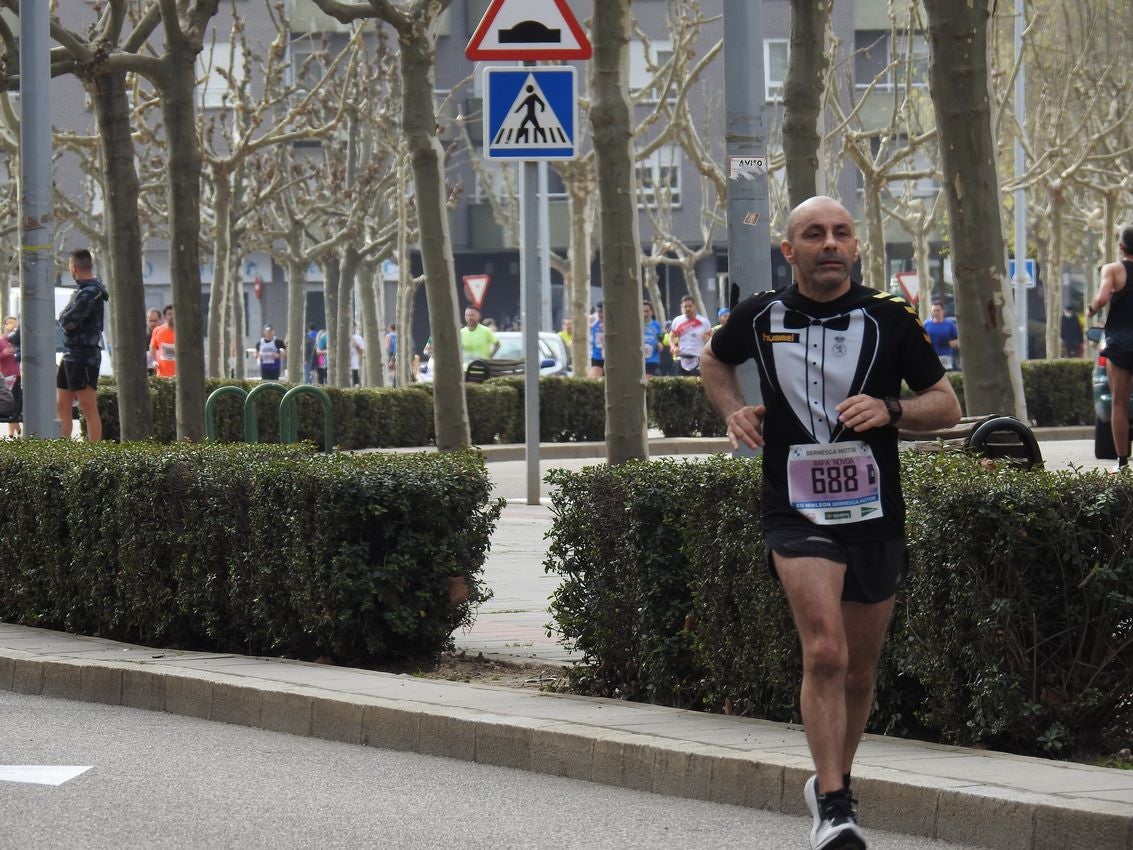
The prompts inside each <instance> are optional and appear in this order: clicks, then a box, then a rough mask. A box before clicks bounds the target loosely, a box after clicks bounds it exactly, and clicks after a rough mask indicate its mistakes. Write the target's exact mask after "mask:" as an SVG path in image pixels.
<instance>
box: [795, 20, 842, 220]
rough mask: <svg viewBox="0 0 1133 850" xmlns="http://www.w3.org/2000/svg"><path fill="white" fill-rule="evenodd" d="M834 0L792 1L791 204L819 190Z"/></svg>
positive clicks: (797, 203) (811, 195) (796, 204)
mask: <svg viewBox="0 0 1133 850" xmlns="http://www.w3.org/2000/svg"><path fill="white" fill-rule="evenodd" d="M832 6H833V0H791V50H790V55H789V58H788V60H787V79H786V81H785V82H784V86H783V105H784V112H783V157H784V160H785V163H786V168H787V194H788V195H789V197H790V206H791V208H792V209H793V208H794V207H796V206H798V205H799V204H801V203H802V202H803V201H805V200H806V199H807V198H810V197H813V196H814V195H816V194H818V192H817V189H816V185H817V178H816V175H817V173H818V166H819V156H818V150H819V145H820V144H821V143H822V139H821V137H820V136H819V134H818V117H819V113H820V112H821V109H822V99H823V91H824V89H825V85H826V66H827V64H828V59H827V55H826V27H827V25H828V24H829V23H830V9H831V7H832Z"/></svg>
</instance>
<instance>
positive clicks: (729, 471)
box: [546, 454, 1133, 754]
mask: <svg viewBox="0 0 1133 850" xmlns="http://www.w3.org/2000/svg"><path fill="white" fill-rule="evenodd" d="M903 463H904V475H905V493H906V497H907V500H908V503H909V521H908V528H909V543H910V553H911V559H912V577H911V579H910V583H909V585H908V587H907V588H906V589H905V590H904V591H903V592H902V594H901V597H900V602H899V605H898V612H897V619H896V623H895V625H894V627H893V632H892V637H891V639H890V642H889V646H888V648H887V651H886V653H885V656H884V658H883V662H882V667H881V670H880V672H879V679H878V690H877V697H876V700H877V702H876V707H875V710H874V712H873V715H872V718H871V727H870V728H871V730H872V731H876V732H885V733H889V734H899V735H908V736H914V737H921V738H929V739H934V740H940V741H945V742H949V743H955V744H961V745H974V744H981V745H988V746H993V747H995V748H997V749H1006V750H1011V751H1015V752H1021V753H1046V754H1068V753H1078V752H1089V751H1095V752H1096V751H1100V750H1103V749H1105V748H1106V747H1109V748H1111V749H1116V748H1117V747H1119V746H1125V745H1126V744H1127V743H1128V738H1129V735H1130V734H1131V733H1133V700H1131V699H1130V694H1133V632H1131V631H1130V628H1131V626H1130V624H1131V623H1133V552H1131V551H1130V550H1129V547H1128V546H1127V544H1126V541H1128V540H1129V539H1130V536H1131V534H1133V479H1131V478H1129V477H1127V476H1106V475H1102V474H1098V473H1090V474H1085V473H1080V472H1079V473H1073V472H1058V473H1047V472H1036V473H1026V472H1022V471H1018V470H1014V469H1007V468H1005V469H994V470H985V469H983V468H981V467H980V466H979V464H978V463H977V462H976V461H975V460H973V459H972V458H970V457H966V456H962V455H954V454H908V455H906V457H905V458H904V460H903ZM549 478H550V480H551V482H552V483H553V484H554V485H556V486H557V488H558V489H557V492H556V493H555V494H554V495H553V497H552V506H553V513H554V525H553V528H552V530H551V534H550V539H551V544H550V549H549V555H548V559H547V561H546V568H547V570H548V571H549V572H555V573H559V574H561V576H562V577H563V583H562V585H561V587H560V589H559V590H558V591H557V592H556V594H555V596H554V599H553V602H552V606H551V608H552V613H553V615H554V618H555V620H556V621H557V623H558V627H559V628H560V629H561V630H562V633H563V634H564V636H565V637H566V639H567V641H568V642H569V643H571V644H573V645H574V646H575V647H576V648H577V649H578V650H580V651H581V652H582V654H583V657H584V663H583V664H582V665H581V666H579V667H578V668H576V669H575V670H573V671H572V682H573V687H574V689H576V690H578V691H580V692H585V693H590V694H597V695H601V696H611V697H622V698H626V699H632V700H643V701H648V702H656V703H661V704H666V705H675V706H679V707H684V708H700V709H707V710H712V711H723V710H727V711H729V712H733V713H736V714H747V715H757V716H760V717H764V718H768V719H772V720H779V721H792V722H797V721H798V720H799V719H800V718H799V712H798V687H799V682H800V677H801V661H800V657H799V651H798V643H797V639H796V637H795V632H794V628H793V626H792V622H791V617H790V612H789V609H788V607H787V605H786V602H785V600H784V598H783V594H782V592H781V590H780V589H779V587H778V586H777V583H776V582H775V581H774V579H772V577H771V576H770V575H769V573H768V570H767V558H766V552H765V549H764V544H763V538H762V532H761V528H760V521H759V514H760V502H761V497H760V486H761V485H760V463H759V461H758V460H755V461H748V460H741V459H732V458H729V457H723V456H716V457H713V458H710V459H708V460H706V461H703V462H698V463H681V462H676V461H654V462H646V463H631V464H625V465H622V466H619V467H613V468H611V467H608V466H598V467H591V468H589V469H586V470H583V471H581V472H566V471H562V470H557V471H553V472H552V473H551V474H550V476H549Z"/></svg>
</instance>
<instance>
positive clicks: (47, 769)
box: [0, 764, 90, 785]
mask: <svg viewBox="0 0 1133 850" xmlns="http://www.w3.org/2000/svg"><path fill="white" fill-rule="evenodd" d="M88 770H90V766H89V765H88V766H86V767H78V766H73V765H52V764H47V765H42V764H0V782H26V783H30V784H32V785H62V784H63V783H64V782H67V781H68V780H70V779H74V778H75V777H76V776H79V775H81V774H83V773H86V772H87V771H88Z"/></svg>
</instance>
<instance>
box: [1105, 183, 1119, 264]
mask: <svg viewBox="0 0 1133 850" xmlns="http://www.w3.org/2000/svg"><path fill="white" fill-rule="evenodd" d="M1120 208H1121V195H1120V194H1119V193H1118V192H1116V191H1110V192H1106V193H1105V204H1104V205H1103V209H1104V210H1105V228H1104V229H1103V230H1102V262H1103V263H1113V262H1116V261H1117V241H1116V240H1117V213H1118V210H1119V209H1120Z"/></svg>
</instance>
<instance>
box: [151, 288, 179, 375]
mask: <svg viewBox="0 0 1133 850" xmlns="http://www.w3.org/2000/svg"><path fill="white" fill-rule="evenodd" d="M175 337H176V335H175V334H174V332H173V305H172V304H167V305H165V324H162V325H158V326H157V327H156V328H154V329H153V333H152V334H150V338H149V349H150V353H151V354H152V355H153V362H154V363H155V364H156V366H157V376H158V377H159V378H175V377H177V355H176V352H175V350H174V347H173V343H174V340H175Z"/></svg>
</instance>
